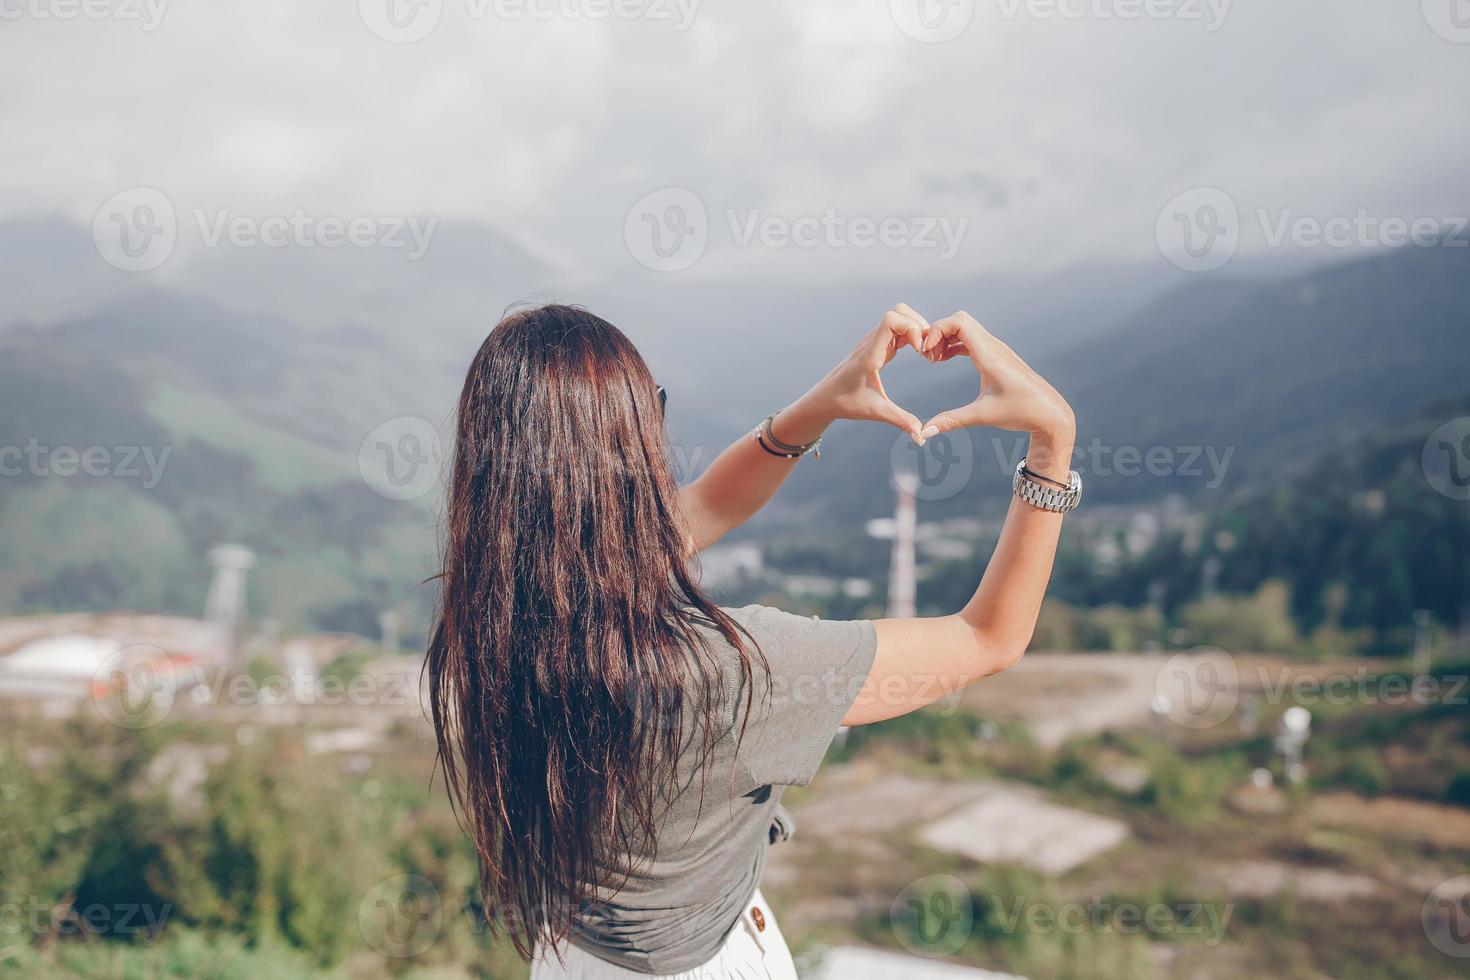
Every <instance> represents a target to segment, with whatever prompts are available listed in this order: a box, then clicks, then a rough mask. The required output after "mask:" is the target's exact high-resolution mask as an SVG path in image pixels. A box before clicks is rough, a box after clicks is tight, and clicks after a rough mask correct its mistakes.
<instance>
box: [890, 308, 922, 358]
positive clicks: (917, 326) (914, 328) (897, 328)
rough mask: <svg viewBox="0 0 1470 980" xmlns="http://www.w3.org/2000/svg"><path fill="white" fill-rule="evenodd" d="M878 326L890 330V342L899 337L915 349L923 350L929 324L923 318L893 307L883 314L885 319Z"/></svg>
mask: <svg viewBox="0 0 1470 980" xmlns="http://www.w3.org/2000/svg"><path fill="white" fill-rule="evenodd" d="M878 326H879V328H880V329H884V330H887V331H888V335H889V339H890V342H891V340H892V339H893V338H897V339H898V340H899V341H900V342H902V343H907V344H909V345H911V346H912V347H913V348H914V350H916V351H919V352H920V353H922V352H923V350H924V331H925V330H926V329H927V328H928V324H927V323H925V322H924V321H923V319H922V318H917V317H914V316H909V315H908V314H906V313H901V312H899V311H898V310H897V309H892V310H889V311H888V312H887V313H885V314H883V320H882V322H881V323H880V324H879V325H878Z"/></svg>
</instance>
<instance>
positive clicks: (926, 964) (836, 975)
mask: <svg viewBox="0 0 1470 980" xmlns="http://www.w3.org/2000/svg"><path fill="white" fill-rule="evenodd" d="M894 977H903V978H904V980H1025V978H1024V977H1018V976H1016V975H1015V974H1014V973H996V972H994V971H992V970H977V969H975V968H974V967H972V966H960V965H958V964H955V963H945V962H942V961H940V960H931V959H923V958H921V957H918V956H904V955H903V954H901V953H890V952H887V951H885V950H881V949H864V948H862V947H861V946H837V947H835V948H833V949H830V950H828V951H827V955H826V956H824V957H822V965H821V967H820V968H818V970H817V972H816V974H815V975H814V980H892V978H894Z"/></svg>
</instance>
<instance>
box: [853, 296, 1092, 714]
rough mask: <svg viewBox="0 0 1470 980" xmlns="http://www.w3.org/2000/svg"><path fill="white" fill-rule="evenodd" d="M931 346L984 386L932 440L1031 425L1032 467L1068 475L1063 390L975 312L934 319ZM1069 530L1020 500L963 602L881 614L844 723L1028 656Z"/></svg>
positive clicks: (1069, 423)
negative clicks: (970, 366)
mask: <svg viewBox="0 0 1470 980" xmlns="http://www.w3.org/2000/svg"><path fill="white" fill-rule="evenodd" d="M927 346H928V348H929V349H928V351H927V353H928V354H929V356H930V359H931V360H948V359H949V358H951V357H955V356H958V355H967V356H969V357H970V358H971V360H973V361H974V363H975V367H976V369H977V370H978V371H979V372H980V375H981V392H980V395H979V397H978V398H976V399H975V401H973V402H971V403H970V404H969V405H966V406H965V407H964V408H960V409H955V410H953V411H949V412H944V413H942V414H940V415H938V416H936V417H935V418H933V419H931V420H930V421H929V422H928V423H927V424H926V425H925V427H924V430H923V435H924V437H925V438H932V437H933V436H934V435H937V434H938V433H940V432H946V431H950V430H952V429H957V428H961V427H965V426H993V427H995V428H999V429H1008V430H1011V431H1015V432H1026V433H1029V434H1030V436H1031V443H1030V448H1029V450H1028V452H1027V457H1026V465H1027V468H1028V469H1030V470H1032V471H1033V472H1036V473H1038V474H1040V475H1041V476H1044V477H1048V478H1050V479H1053V480H1057V481H1060V482H1062V483H1065V482H1067V479H1068V474H1069V473H1070V468H1069V463H1070V461H1071V458H1072V446H1073V440H1074V439H1075V437H1076V421H1075V420H1074V418H1073V415H1072V410H1071V408H1070V407H1069V406H1068V405H1067V403H1066V401H1065V400H1064V399H1063V398H1062V396H1061V395H1059V394H1058V393H1057V391H1056V389H1054V388H1053V387H1052V386H1051V385H1050V384H1048V383H1047V382H1046V381H1045V380H1044V379H1043V378H1042V377H1041V376H1040V375H1038V374H1037V373H1036V372H1035V371H1033V370H1031V368H1030V367H1029V366H1027V364H1026V363H1025V362H1024V361H1022V360H1021V358H1020V357H1018V356H1017V355H1016V352H1015V351H1013V350H1011V349H1010V348H1009V347H1007V346H1006V345H1005V344H1003V343H1001V342H1000V341H999V340H997V339H996V338H995V337H993V336H991V335H990V333H989V332H988V331H986V330H985V328H984V327H982V326H981V325H980V324H979V323H977V322H976V321H975V319H974V318H973V317H971V316H970V315H969V314H967V313H956V314H955V315H954V316H951V317H947V318H946V319H944V320H939V321H936V322H935V323H934V325H933V329H931V330H930V332H929V338H928V341H927ZM1061 530H1062V515H1061V514H1057V513H1052V512H1051V511H1046V510H1041V509H1039V508H1037V507H1033V506H1032V505H1030V504H1028V503H1025V502H1023V501H1021V500H1019V499H1013V500H1012V501H1011V507H1010V511H1009V512H1008V513H1007V515H1006V522H1005V527H1004V528H1003V529H1002V530H1001V534H1000V541H999V542H998V543H997V544H996V546H995V553H994V554H993V555H991V558H990V562H989V564H988V565H987V566H986V568H985V574H984V576H982V578H981V580H980V584H979V587H978V588H977V589H976V590H975V595H974V597H973V598H972V599H970V601H969V602H968V603H966V605H965V607H964V608H963V609H961V610H960V611H959V612H957V613H954V614H953V615H949V616H933V617H926V618H916V619H880V620H878V621H877V623H876V624H875V626H876V628H877V633H878V650H877V654H876V656H875V658H874V661H873V667H872V670H871V671H870V672H869V674H868V679H867V682H866V683H865V684H864V686H863V690H862V692H861V693H860V694H859V695H858V698H857V700H856V701H855V702H854V704H853V706H852V708H851V709H850V710H849V711H848V714H847V717H846V718H845V719H844V723H845V724H848V725H867V724H871V723H873V722H875V721H883V720H884V719H887V718H893V717H896V716H898V715H902V714H906V713H908V712H910V711H913V710H915V709H916V708H921V707H923V706H924V705H926V704H929V703H931V702H933V701H936V700H938V699H940V698H942V697H944V696H946V695H948V694H952V693H954V692H956V691H959V690H960V689H962V688H964V687H965V686H967V685H969V684H971V683H973V682H974V681H977V680H979V679H980V678H982V677H986V676H988V675H990V674H994V673H996V672H997V671H1001V670H1004V669H1006V668H1007V667H1009V666H1011V665H1012V664H1014V663H1016V661H1018V660H1020V659H1021V656H1022V654H1024V653H1025V652H1026V647H1027V645H1028V644H1029V643H1030V642H1031V634H1032V632H1033V631H1034V630H1035V628H1036V617H1037V615H1038V613H1039V612H1040V611H1041V598H1042V596H1043V595H1044V594H1045V592H1046V585H1047V581H1048V580H1049V579H1050V578H1051V567H1052V560H1053V559H1054V558H1055V557H1056V550H1057V539H1058V537H1059V536H1060V534H1061Z"/></svg>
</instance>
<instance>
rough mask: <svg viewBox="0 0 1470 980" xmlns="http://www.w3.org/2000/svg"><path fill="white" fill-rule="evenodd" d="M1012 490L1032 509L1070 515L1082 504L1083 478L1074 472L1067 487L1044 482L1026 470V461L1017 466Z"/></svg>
mask: <svg viewBox="0 0 1470 980" xmlns="http://www.w3.org/2000/svg"><path fill="white" fill-rule="evenodd" d="M1011 489H1012V490H1014V491H1015V493H1016V496H1018V497H1020V498H1021V499H1022V500H1024V501H1026V503H1028V504H1030V505H1031V506H1032V507H1039V508H1040V509H1042V510H1049V511H1052V512H1053V513H1057V514H1066V513H1070V512H1071V511H1074V510H1076V509H1077V505H1078V504H1079V503H1081V502H1082V477H1080V476H1078V475H1077V471H1076V470H1072V471H1071V472H1070V473H1069V474H1068V476H1067V486H1066V487H1065V488H1063V487H1062V485H1061V484H1059V483H1052V482H1050V481H1047V480H1042V479H1040V478H1038V477H1035V476H1033V475H1032V474H1031V471H1030V470H1028V469H1026V460H1024V459H1022V460H1021V461H1020V462H1019V463H1017V464H1016V475H1015V476H1014V477H1012V478H1011Z"/></svg>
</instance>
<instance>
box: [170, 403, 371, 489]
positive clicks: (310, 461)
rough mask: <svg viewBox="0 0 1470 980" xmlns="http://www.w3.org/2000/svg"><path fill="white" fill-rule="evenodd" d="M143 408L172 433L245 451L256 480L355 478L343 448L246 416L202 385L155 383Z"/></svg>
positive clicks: (292, 485)
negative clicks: (146, 406) (196, 388)
mask: <svg viewBox="0 0 1470 980" xmlns="http://www.w3.org/2000/svg"><path fill="white" fill-rule="evenodd" d="M148 410H149V412H151V413H152V414H153V415H154V417H156V418H157V419H158V420H159V421H160V422H162V423H163V424H164V425H166V426H168V428H169V431H170V432H172V433H173V435H174V438H175V439H181V438H188V439H198V440H199V441H201V442H207V443H211V444H213V445H216V446H220V447H222V448H226V449H229V450H230V451H231V452H237V453H241V454H243V455H245V456H247V457H249V458H250V460H251V462H252V463H253V464H254V465H255V473H256V476H257V478H258V479H259V480H260V482H261V483H262V484H264V485H265V486H267V487H269V488H270V489H272V490H277V491H280V492H281V493H294V492H296V491H298V490H305V489H309V488H312V487H324V486H329V485H331V484H333V483H336V482H339V481H341V480H348V479H357V470H356V468H355V466H354V464H353V461H352V459H351V457H349V456H348V455H347V454H346V453H343V452H339V451H337V450H334V449H329V448H327V447H325V446H320V445H317V444H316V443H313V442H309V441H307V440H305V439H302V438H301V437H300V436H295V435H292V434H291V433H289V432H282V431H281V430H280V429H275V428H272V427H271V426H269V425H266V424H264V423H261V422H257V421H255V420H253V419H249V418H246V417H245V416H244V415H241V414H240V413H239V412H237V411H236V410H235V409H234V408H232V407H231V406H230V405H229V404H228V403H227V402H225V401H224V400H222V399H219V398H216V397H214V396H213V395H209V394H206V393H204V392H201V391H195V390H191V389H186V388H181V387H179V386H177V385H171V384H159V385H158V386H157V387H156V389H155V391H154V393H153V396H152V398H151V399H149V402H148Z"/></svg>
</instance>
